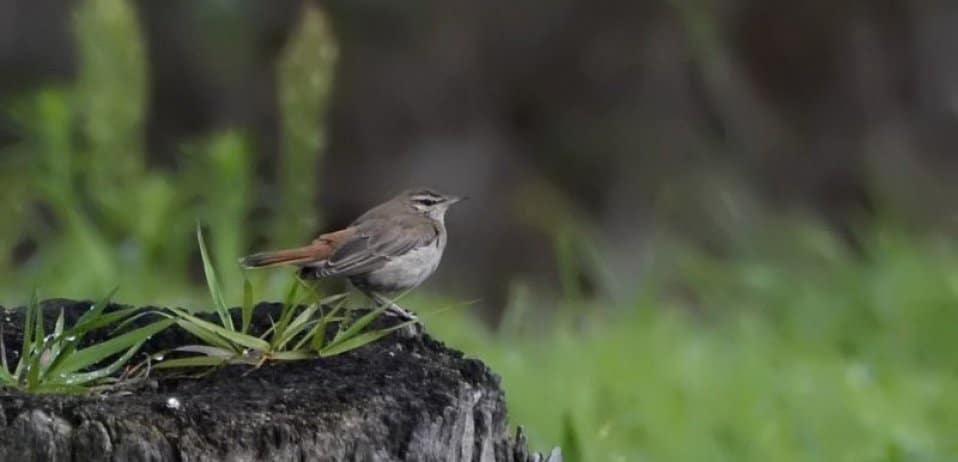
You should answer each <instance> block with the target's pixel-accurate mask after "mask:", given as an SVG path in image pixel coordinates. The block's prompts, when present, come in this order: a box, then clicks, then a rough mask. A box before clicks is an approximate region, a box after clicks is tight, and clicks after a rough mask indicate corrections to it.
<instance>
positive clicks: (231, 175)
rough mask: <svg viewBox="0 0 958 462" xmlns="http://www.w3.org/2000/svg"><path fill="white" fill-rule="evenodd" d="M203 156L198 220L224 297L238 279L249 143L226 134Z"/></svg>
mask: <svg viewBox="0 0 958 462" xmlns="http://www.w3.org/2000/svg"><path fill="white" fill-rule="evenodd" d="M206 155H207V160H208V168H209V170H208V171H207V175H206V177H205V178H204V179H203V180H204V183H203V186H204V195H203V197H204V201H205V204H206V213H205V215H204V217H203V218H202V220H203V221H205V222H207V223H209V225H210V227H211V230H212V235H211V237H210V238H209V240H208V242H210V243H211V248H212V252H213V261H214V263H215V265H216V269H217V271H218V273H219V274H220V275H221V282H222V284H223V289H224V293H237V292H238V290H239V288H240V287H241V286H240V281H241V280H242V275H241V274H240V271H239V266H238V265H237V263H236V262H237V260H238V259H239V257H240V256H241V255H242V252H243V250H245V248H246V239H247V235H246V231H245V226H243V223H244V222H245V221H246V214H247V212H248V211H249V207H250V182H251V181H252V169H251V165H250V164H251V161H252V159H251V156H250V150H249V143H248V142H247V141H246V139H245V138H244V137H243V136H242V135H240V134H239V133H236V132H227V133H224V134H221V135H219V136H217V137H215V138H213V140H211V141H210V142H209V144H208V145H207V148H206Z"/></svg>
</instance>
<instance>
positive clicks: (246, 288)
mask: <svg viewBox="0 0 958 462" xmlns="http://www.w3.org/2000/svg"><path fill="white" fill-rule="evenodd" d="M242 315H243V326H242V328H243V330H242V332H243V333H244V334H246V333H249V324H250V322H251V321H252V320H253V284H251V283H250V282H249V279H247V278H246V276H245V275H244V276H243V313H242Z"/></svg>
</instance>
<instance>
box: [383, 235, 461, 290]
mask: <svg viewBox="0 0 958 462" xmlns="http://www.w3.org/2000/svg"><path fill="white" fill-rule="evenodd" d="M440 241H441V240H437V242H434V243H432V244H430V245H427V246H423V247H419V248H417V249H414V250H410V251H409V252H406V253H404V254H402V255H399V256H396V257H392V258H390V259H389V261H387V262H386V264H385V265H383V267H382V268H379V269H378V270H376V271H373V272H371V273H369V275H368V276H367V277H366V280H367V282H368V284H369V285H371V286H373V287H379V288H383V289H385V290H389V291H392V290H406V289H412V288H413V287H416V286H418V285H419V284H422V283H423V281H425V280H426V279H427V278H429V276H431V275H432V273H434V272H435V271H436V268H438V267H439V261H440V260H442V251H443V249H444V248H445V246H446V243H445V242H440Z"/></svg>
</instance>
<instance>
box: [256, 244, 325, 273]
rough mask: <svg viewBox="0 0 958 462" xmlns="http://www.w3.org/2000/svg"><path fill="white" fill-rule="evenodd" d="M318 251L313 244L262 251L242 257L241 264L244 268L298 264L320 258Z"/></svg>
mask: <svg viewBox="0 0 958 462" xmlns="http://www.w3.org/2000/svg"><path fill="white" fill-rule="evenodd" d="M317 253H319V252H317V249H316V248H315V247H313V246H306V247H298V248H295V249H286V250H274V251H270V252H260V253H254V254H252V255H247V256H245V257H243V258H240V265H242V266H243V267H244V268H266V267H269V266H278V265H297V264H302V263H309V262H312V261H316V260H318V259H319V256H318V255H317Z"/></svg>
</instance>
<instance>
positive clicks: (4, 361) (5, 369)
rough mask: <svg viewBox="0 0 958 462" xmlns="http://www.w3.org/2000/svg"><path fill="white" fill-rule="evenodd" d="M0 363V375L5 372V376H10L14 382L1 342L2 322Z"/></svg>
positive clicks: (0, 331)
mask: <svg viewBox="0 0 958 462" xmlns="http://www.w3.org/2000/svg"><path fill="white" fill-rule="evenodd" d="M0 364H2V366H3V370H2V371H0V375H3V374H6V377H10V379H12V381H13V382H16V380H15V379H13V374H12V373H11V372H10V365H9V364H7V347H5V346H4V343H3V324H2V323H0ZM3 380H5V378H4V377H0V381H3Z"/></svg>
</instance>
